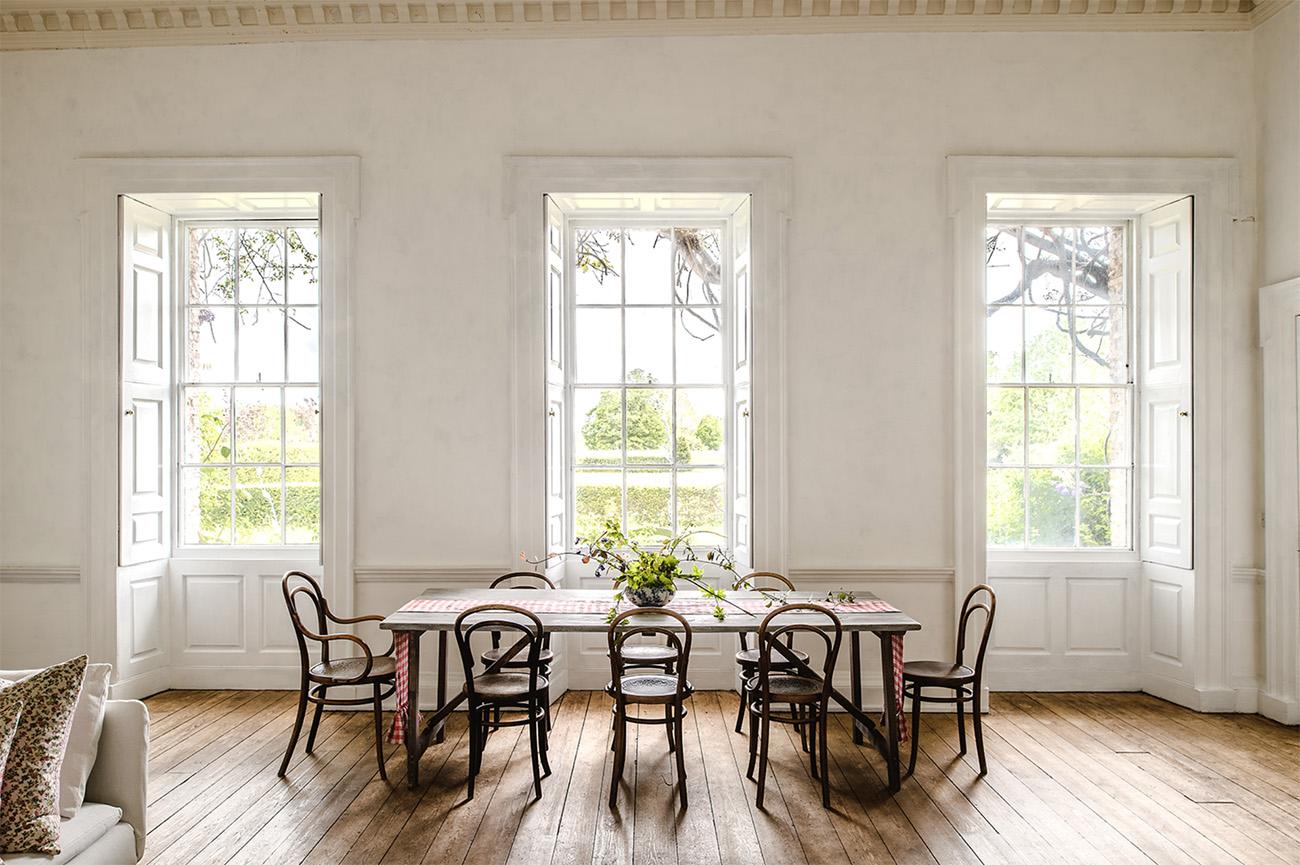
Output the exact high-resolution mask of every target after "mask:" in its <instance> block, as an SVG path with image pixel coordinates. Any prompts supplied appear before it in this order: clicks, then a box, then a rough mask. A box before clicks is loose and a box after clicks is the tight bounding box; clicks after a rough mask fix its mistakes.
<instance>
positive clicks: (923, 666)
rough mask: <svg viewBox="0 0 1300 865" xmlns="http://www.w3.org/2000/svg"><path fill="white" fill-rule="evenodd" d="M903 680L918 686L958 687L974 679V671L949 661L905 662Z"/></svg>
mask: <svg viewBox="0 0 1300 865" xmlns="http://www.w3.org/2000/svg"><path fill="white" fill-rule="evenodd" d="M903 678H904V679H911V680H912V681H914V682H916V683H917V684H918V685H959V684H961V683H963V682H970V681H973V680H974V679H975V671H974V670H972V669H971V668H970V667H967V666H966V665H965V664H954V663H952V662H950V661H907V662H906V663H904V664H903Z"/></svg>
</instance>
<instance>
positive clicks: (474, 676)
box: [453, 604, 551, 799]
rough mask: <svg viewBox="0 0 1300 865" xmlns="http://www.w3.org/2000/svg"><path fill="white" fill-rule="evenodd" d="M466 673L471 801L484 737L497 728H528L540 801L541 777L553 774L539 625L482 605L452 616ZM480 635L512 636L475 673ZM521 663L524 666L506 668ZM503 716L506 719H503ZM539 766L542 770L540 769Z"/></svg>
mask: <svg viewBox="0 0 1300 865" xmlns="http://www.w3.org/2000/svg"><path fill="white" fill-rule="evenodd" d="M453 630H454V632H455V634H456V645H457V647H458V648H459V649H460V658H461V663H462V665H463V666H464V669H465V689H464V690H465V696H466V697H467V698H468V702H469V790H468V793H469V795H468V798H470V799H473V798H474V779H475V778H476V777H477V776H478V773H479V769H480V768H482V765H483V748H484V745H485V744H486V742H487V735H488V733H489V732H490V731H492V730H497V729H500V728H501V727H519V726H525V725H526V726H527V727H528V746H529V749H530V751H531V753H532V762H533V792H534V794H535V795H534V799H540V798H542V778H544V777H546V776H548V775H550V774H551V765H550V763H549V762H548V761H547V759H546V703H545V695H546V694H547V693H548V691H549V689H550V682H549V681H548V680H547V678H546V677H545V676H543V675H542V671H541V667H542V664H541V660H540V656H541V649H542V641H543V639H544V638H545V630H544V629H543V627H542V620H541V619H539V618H537V616H536V615H535V614H533V613H531V612H529V611H528V610H525V609H523V608H522V607H516V606H512V605H511V604H480V605H479V606H477V607H470V608H469V609H468V610H466V611H465V612H463V613H461V614H460V615H459V616H457V617H456V623H455V626H454V628H453ZM480 631H488V632H495V633H497V634H498V635H501V634H504V635H505V636H506V637H507V638H511V637H513V642H511V643H510V644H509V645H508V646H505V647H502V648H501V651H500V654H499V655H498V656H497V659H496V660H495V661H493V662H492V663H490V664H485V665H483V669H482V670H481V671H479V672H476V664H475V656H474V651H473V649H472V648H471V646H470V641H471V639H472V638H473V636H474V635H475V634H476V633H478V632H480ZM516 659H522V661H523V666H522V667H511V668H506V664H508V663H510V662H511V661H514V660H516ZM502 712H505V713H506V714H505V717H503V716H502ZM539 761H540V764H541V769H544V770H545V772H544V773H543V772H542V771H540V770H539V766H538V764H539Z"/></svg>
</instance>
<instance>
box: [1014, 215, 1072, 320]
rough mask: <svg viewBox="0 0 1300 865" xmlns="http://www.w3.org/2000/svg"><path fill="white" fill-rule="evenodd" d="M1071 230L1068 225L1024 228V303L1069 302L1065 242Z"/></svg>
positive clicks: (1068, 258)
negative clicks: (1025, 283) (1062, 226)
mask: <svg viewBox="0 0 1300 865" xmlns="http://www.w3.org/2000/svg"><path fill="white" fill-rule="evenodd" d="M1072 231H1073V229H1070V228H1030V227H1027V228H1025V230H1024V258H1025V265H1024V267H1025V280H1026V282H1027V285H1026V288H1025V303H1037V304H1061V303H1069V302H1070V292H1069V286H1068V284H1067V278H1068V277H1069V275H1070V257H1069V253H1068V250H1067V245H1068V242H1069V236H1070V232H1072Z"/></svg>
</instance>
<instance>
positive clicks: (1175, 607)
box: [1147, 580, 1183, 664]
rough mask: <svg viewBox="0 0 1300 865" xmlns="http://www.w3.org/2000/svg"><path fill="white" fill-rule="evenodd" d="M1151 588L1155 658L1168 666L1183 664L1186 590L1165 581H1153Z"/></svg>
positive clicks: (1152, 642)
mask: <svg viewBox="0 0 1300 865" xmlns="http://www.w3.org/2000/svg"><path fill="white" fill-rule="evenodd" d="M1147 587H1148V596H1147V601H1148V605H1149V606H1148V609H1150V611H1151V622H1150V641H1151V654H1152V655H1153V656H1155V657H1156V658H1159V659H1160V660H1162V661H1164V662H1166V663H1171V664H1181V663H1182V636H1183V635H1182V628H1183V617H1182V593H1183V587H1182V586H1180V585H1178V584H1177V583H1166V582H1164V581H1162V580H1151V581H1150V582H1149V583H1148V584H1147Z"/></svg>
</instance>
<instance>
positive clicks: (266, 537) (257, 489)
mask: <svg viewBox="0 0 1300 865" xmlns="http://www.w3.org/2000/svg"><path fill="white" fill-rule="evenodd" d="M283 480H284V469H283V468H281V467H280V466H255V467H248V468H237V469H235V543H237V544H279V543H283V535H282V533H281V531H280V496H281V495H282V493H283V490H282V489H281V487H282V484H283Z"/></svg>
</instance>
